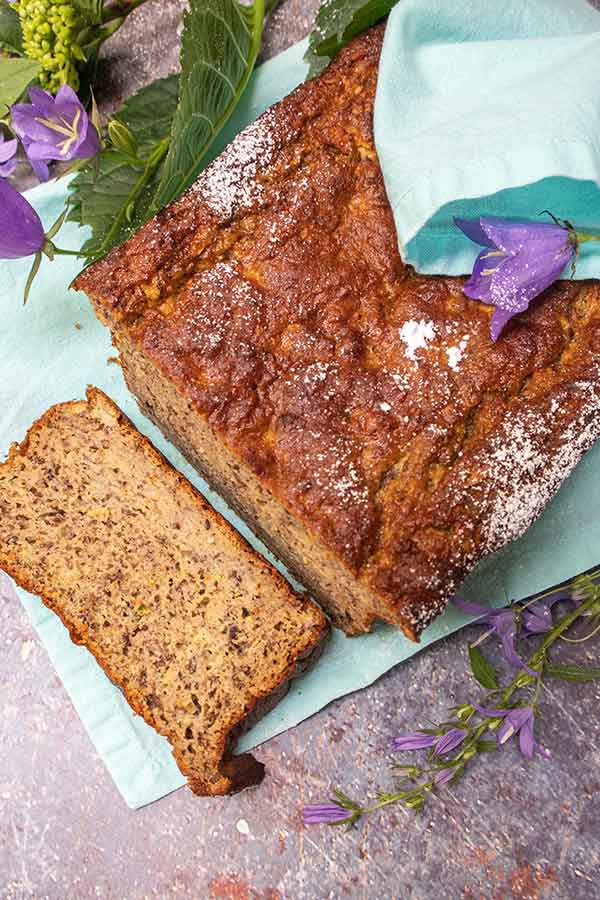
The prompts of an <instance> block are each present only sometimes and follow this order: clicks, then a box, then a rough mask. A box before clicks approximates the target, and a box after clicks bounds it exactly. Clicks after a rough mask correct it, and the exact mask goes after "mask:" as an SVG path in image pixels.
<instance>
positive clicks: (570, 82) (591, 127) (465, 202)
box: [375, 0, 600, 278]
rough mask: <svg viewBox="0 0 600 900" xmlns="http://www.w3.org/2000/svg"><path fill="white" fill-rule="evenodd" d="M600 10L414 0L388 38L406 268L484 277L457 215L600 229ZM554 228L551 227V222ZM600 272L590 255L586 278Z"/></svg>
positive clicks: (379, 112)
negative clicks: (543, 215) (557, 220)
mask: <svg viewBox="0 0 600 900" xmlns="http://www.w3.org/2000/svg"><path fill="white" fill-rule="evenodd" d="M598 85H600V13H599V12H598V11H597V10H595V9H594V8H593V7H592V6H590V5H589V4H588V3H586V2H585V0H503V2H502V3H495V2H490V0H452V2H451V3H449V2H448V0H401V2H400V3H398V4H397V6H396V7H394V9H393V10H392V13H391V15H390V18H389V22H388V25H387V29H386V34H385V41H384V47H383V53H382V57H381V67H380V72H379V83H378V88H377V99H376V105H375V142H376V146H377V152H378V154H379V159H380V162H381V167H382V170H383V175H384V179H385V185H386V189H387V193H388V197H389V199H390V202H391V205H392V208H393V212H394V218H395V222H396V228H397V231H398V242H399V247H400V252H401V255H402V257H403V259H404V260H405V261H407V262H409V263H411V264H412V265H413V266H415V268H416V269H417V270H418V271H420V272H427V273H433V274H436V273H437V274H442V273H445V274H449V275H460V274H465V273H467V272H470V271H471V268H472V265H473V262H474V259H475V257H476V255H477V253H478V250H479V249H480V248H477V247H476V246H475V245H474V244H472V243H471V242H470V241H468V240H467V239H466V238H465V237H464V236H463V235H462V234H461V233H460V232H459V231H458V229H457V228H456V227H455V226H454V225H453V222H452V217H453V216H454V215H460V216H467V217H468V216H479V215H498V216H518V217H525V218H537V216H538V214H539V212H540V211H541V210H543V209H550V210H552V212H554V213H555V215H557V216H559V217H561V218H566V219H569V220H570V221H572V222H573V223H574V224H576V225H579V226H582V227H583V226H586V227H588V226H589V227H593V226H596V227H597V226H599V225H600V188H599V187H598V181H599V180H600V101H599V97H600V94H599V89H598ZM547 221H550V219H549V218H547ZM599 276H600V246H599V245H598V244H595V243H588V244H584V245H582V248H581V257H580V259H579V263H578V266H577V273H576V278H591V277H596V278H597V277H599Z"/></svg>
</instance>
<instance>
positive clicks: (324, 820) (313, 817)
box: [303, 803, 352, 825]
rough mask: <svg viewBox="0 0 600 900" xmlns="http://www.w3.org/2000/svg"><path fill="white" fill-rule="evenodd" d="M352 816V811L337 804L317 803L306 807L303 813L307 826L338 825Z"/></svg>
mask: <svg viewBox="0 0 600 900" xmlns="http://www.w3.org/2000/svg"><path fill="white" fill-rule="evenodd" d="M351 816H352V811H351V810H349V809H344V807H343V806H339V804H337V803H316V804H314V805H312V806H311V805H309V806H305V807H304V812H303V818H304V824H305V825H336V824H338V823H339V822H343V821H344V819H349V818H350V817H351Z"/></svg>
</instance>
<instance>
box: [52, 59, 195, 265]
mask: <svg viewBox="0 0 600 900" xmlns="http://www.w3.org/2000/svg"><path fill="white" fill-rule="evenodd" d="M177 94H178V78H177V77H176V76H175V75H171V76H170V77H169V78H163V79H161V80H159V81H155V82H153V83H152V84H150V85H148V87H145V88H142V90H141V91H139V92H138V93H137V94H135V95H134V96H133V97H131V98H130V99H129V100H128V101H127V102H126V103H125V104H124V105H123V107H122V109H121V110H120V111H119V112H118V113H117V114H116V116H115V119H116V120H118V121H120V122H122V123H123V124H124V125H125V126H126V128H128V129H129V130H130V131H131V133H132V134H133V135H135V140H136V142H137V151H138V155H139V157H140V159H141V160H143V162H140V163H139V164H136V163H135V162H134V161H132V159H131V158H130V157H129V156H127V155H125V154H123V153H121V152H120V151H118V150H115V149H113V148H108V149H105V150H103V151H102V152H101V153H100V155H99V156H98V157H96V159H95V160H91V161H90V162H89V163H88V164H87V165H86V166H85V168H84V169H82V170H81V171H80V172H79V174H78V175H76V177H75V178H74V179H73V181H72V182H71V183H70V184H69V192H70V196H69V207H70V209H69V219H70V220H73V221H76V222H78V223H79V224H80V225H88V226H90V227H91V229H92V235H91V237H90V238H89V239H88V240H87V241H86V243H85V244H84V246H83V248H82V250H83V251H84V252H85V253H86V254H90V257H91V259H97V258H98V257H100V256H103V255H104V254H105V253H107V252H108V251H109V250H110V249H111V248H112V247H115V246H117V245H118V244H120V243H122V242H123V241H124V240H127V238H129V237H130V236H131V235H132V233H133V232H134V231H136V230H137V229H138V228H139V227H140V225H142V224H143V223H144V222H145V221H147V219H148V218H149V217H150V216H149V207H150V203H151V199H152V196H153V193H154V191H155V190H156V187H157V184H158V181H159V178H160V173H161V168H162V165H163V163H164V158H165V156H166V152H167V148H168V145H169V134H170V130H171V125H172V122H173V116H174V114H175V109H176V107H177Z"/></svg>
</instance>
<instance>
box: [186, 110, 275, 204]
mask: <svg viewBox="0 0 600 900" xmlns="http://www.w3.org/2000/svg"><path fill="white" fill-rule="evenodd" d="M274 125H275V115H274V113H273V111H272V110H267V112H266V113H264V115H262V116H261V117H260V118H259V119H257V121H256V122H254V123H253V124H252V125H249V126H248V128H246V129H244V131H242V132H241V133H240V134H239V135H238V136H237V137H236V139H235V140H234V141H233V142H232V143H231V144H230V145H229V147H228V148H227V149H226V150H225V152H224V153H222V154H221V156H219V157H218V158H217V159H216V160H215V161H214V162H213V163H212V165H210V166H209V167H208V169H206V171H204V172H203V173H202V175H201V176H200V178H198V180H197V181H196V183H195V184H194V186H193V187H192V191H193V192H194V193H198V194H201V195H202V198H203V199H204V200H205V201H206V203H207V204H208V206H209V207H210V208H211V210H212V211H213V212H214V213H216V214H217V215H218V216H220V217H221V218H223V219H230V218H231V217H232V216H233V215H234V214H235V212H236V211H237V210H238V209H240V208H243V207H248V206H251V205H252V204H253V203H254V202H256V201H257V200H259V199H260V197H261V195H262V194H263V192H264V188H263V186H262V184H261V183H260V181H258V179H257V175H258V172H259V170H260V171H263V170H264V168H265V166H267V165H268V164H269V163H270V162H271V161H272V159H273V156H274V152H275V140H274V137H273V135H274Z"/></svg>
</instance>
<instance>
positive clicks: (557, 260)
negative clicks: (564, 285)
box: [454, 216, 577, 341]
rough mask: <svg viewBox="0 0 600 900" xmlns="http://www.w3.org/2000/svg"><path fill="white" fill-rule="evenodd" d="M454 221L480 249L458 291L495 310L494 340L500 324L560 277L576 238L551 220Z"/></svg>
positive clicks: (492, 332)
mask: <svg viewBox="0 0 600 900" xmlns="http://www.w3.org/2000/svg"><path fill="white" fill-rule="evenodd" d="M454 221H455V223H456V225H457V226H458V227H459V228H460V229H461V231H463V232H464V234H466V236H467V237H468V238H470V239H471V240H472V241H475V243H477V244H481V245H483V247H484V248H485V249H484V250H482V252H481V253H480V254H479V256H478V257H477V259H476V261H475V265H474V267H473V273H472V275H471V277H470V278H469V279H468V281H466V282H465V285H464V288H463V289H464V292H465V294H466V295H467V297H471V298H473V299H474V300H481V301H482V302H483V303H489V304H491V305H492V306H495V310H494V314H493V316H492V322H491V327H490V331H491V337H492V340H493V341H496V340H498V338H499V336H500V333H501V331H502V329H503V328H504V326H505V325H506V323H507V322H508V321H509V320H510V319H511V318H512V317H513V316H516V315H518V314H519V313H522V312H524V311H525V310H526V309H527V308H528V307H529V303H530V301H531V300H533V298H534V297H537V296H538V294H541V293H542V291H545V290H546V288H547V287H549V286H550V285H551V284H552V283H553V282H555V281H556V280H557V279H558V278H559V277H560V275H561V273H562V272H563V271H564V269H565V267H566V266H567V265H568V263H570V262H571V261H572V260H573V257H574V255H575V251H576V247H577V240H576V238H575V235H574V233H573V232H572V231H571V230H570V229H568V228H566V227H563V226H562V225H559V224H555V223H552V222H531V221H527V220H524V221H523V220H515V219H501V218H497V217H496V216H481V217H480V218H479V219H458V218H455V219H454Z"/></svg>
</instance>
